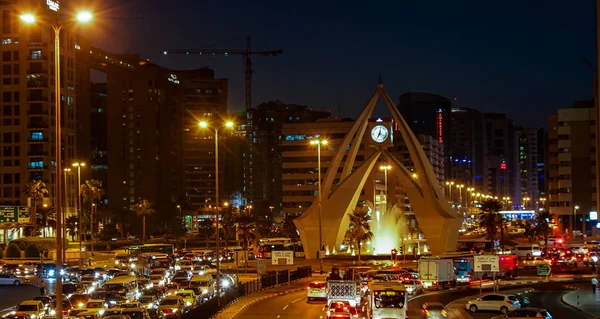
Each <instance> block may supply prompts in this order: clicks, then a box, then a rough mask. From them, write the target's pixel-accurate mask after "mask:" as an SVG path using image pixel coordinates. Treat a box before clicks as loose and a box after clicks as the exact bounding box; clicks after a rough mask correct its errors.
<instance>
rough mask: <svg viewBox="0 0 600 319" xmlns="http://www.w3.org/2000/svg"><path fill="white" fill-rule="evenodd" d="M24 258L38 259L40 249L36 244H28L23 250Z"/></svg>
mask: <svg viewBox="0 0 600 319" xmlns="http://www.w3.org/2000/svg"><path fill="white" fill-rule="evenodd" d="M25 257H28V258H39V257H40V247H38V245H36V244H29V245H28V246H27V247H26V248H25Z"/></svg>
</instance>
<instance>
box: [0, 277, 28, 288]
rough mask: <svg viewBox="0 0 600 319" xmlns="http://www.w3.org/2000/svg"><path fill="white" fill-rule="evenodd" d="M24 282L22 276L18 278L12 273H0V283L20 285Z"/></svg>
mask: <svg viewBox="0 0 600 319" xmlns="http://www.w3.org/2000/svg"><path fill="white" fill-rule="evenodd" d="M24 283H26V280H25V279H23V278H18V277H17V276H15V275H12V274H10V275H9V274H0V285H13V286H20V285H22V284H24Z"/></svg>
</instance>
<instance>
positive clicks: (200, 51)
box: [163, 36, 283, 129]
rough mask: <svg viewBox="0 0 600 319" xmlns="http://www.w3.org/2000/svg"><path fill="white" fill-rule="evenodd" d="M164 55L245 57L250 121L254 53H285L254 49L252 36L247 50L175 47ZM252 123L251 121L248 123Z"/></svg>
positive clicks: (164, 52)
mask: <svg viewBox="0 0 600 319" xmlns="http://www.w3.org/2000/svg"><path fill="white" fill-rule="evenodd" d="M163 54H164V55H168V54H185V55H196V56H198V55H200V56H202V55H208V56H217V55H223V56H228V55H231V54H238V55H241V56H242V57H243V58H244V66H245V71H244V72H245V73H246V116H248V121H250V118H251V117H250V116H249V115H250V114H249V112H250V109H251V108H252V73H253V72H254V70H252V59H251V57H252V55H262V56H277V55H279V54H283V50H282V49H277V50H268V51H252V47H251V38H250V37H249V36H248V37H246V50H239V49H210V48H206V49H174V50H165V51H163ZM248 124H251V123H248ZM248 129H250V128H248Z"/></svg>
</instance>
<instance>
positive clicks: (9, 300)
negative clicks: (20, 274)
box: [0, 285, 40, 314]
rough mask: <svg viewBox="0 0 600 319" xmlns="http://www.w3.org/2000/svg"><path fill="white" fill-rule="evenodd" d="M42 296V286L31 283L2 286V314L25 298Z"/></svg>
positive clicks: (0, 301) (0, 294)
mask: <svg viewBox="0 0 600 319" xmlns="http://www.w3.org/2000/svg"><path fill="white" fill-rule="evenodd" d="M37 296H40V288H38V287H35V286H31V285H21V286H0V314H2V313H4V312H6V311H8V310H9V308H11V307H13V306H15V305H16V304H18V303H19V302H21V301H23V300H28V299H33V298H35V297H37Z"/></svg>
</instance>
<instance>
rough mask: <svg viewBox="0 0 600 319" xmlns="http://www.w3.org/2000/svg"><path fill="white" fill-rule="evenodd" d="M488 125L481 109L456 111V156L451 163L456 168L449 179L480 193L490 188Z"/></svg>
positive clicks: (453, 127) (454, 142) (454, 126)
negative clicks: (487, 144) (488, 185)
mask: <svg viewBox="0 0 600 319" xmlns="http://www.w3.org/2000/svg"><path fill="white" fill-rule="evenodd" d="M485 125H486V123H485V119H484V117H483V114H482V113H481V112H479V111H477V110H474V109H470V108H453V109H452V133H451V136H452V138H451V142H452V154H451V156H450V162H449V163H448V165H452V176H448V177H447V178H448V180H453V181H455V182H456V183H458V184H464V185H468V186H467V187H474V188H475V189H478V190H481V189H483V186H484V185H487V172H484V160H485V158H486V155H487V147H486V136H485V133H486V130H485Z"/></svg>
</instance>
